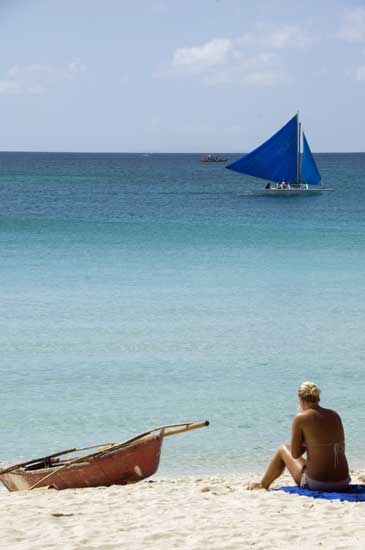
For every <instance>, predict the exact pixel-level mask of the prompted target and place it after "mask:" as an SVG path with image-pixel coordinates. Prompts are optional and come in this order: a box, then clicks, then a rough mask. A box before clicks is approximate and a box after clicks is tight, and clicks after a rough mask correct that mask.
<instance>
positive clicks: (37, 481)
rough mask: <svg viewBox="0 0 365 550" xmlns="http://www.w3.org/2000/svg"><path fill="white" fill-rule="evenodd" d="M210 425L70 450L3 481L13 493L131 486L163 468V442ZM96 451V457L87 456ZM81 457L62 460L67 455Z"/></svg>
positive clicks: (7, 473) (7, 472)
mask: <svg viewBox="0 0 365 550" xmlns="http://www.w3.org/2000/svg"><path fill="white" fill-rule="evenodd" d="M208 425H209V422H208V421H203V422H191V423H187V424H174V425H170V426H162V427H160V428H154V429H153V430H150V431H148V432H145V433H143V434H140V435H137V436H136V437H133V438H132V439H129V440H127V441H124V442H120V443H107V444H103V445H93V446H90V447H84V448H81V449H68V450H66V451H61V452H58V453H54V454H53V455H49V456H46V457H42V458H36V459H32V460H29V461H27V462H22V463H20V464H15V465H13V466H9V467H8V468H4V469H2V470H0V481H1V482H2V483H3V484H4V485H5V487H6V488H7V489H8V490H9V491H21V490H32V489H36V488H38V487H48V488H50V489H51V488H53V489H58V490H61V489H71V488H72V489H76V488H82V487H100V486H106V487H108V486H110V485H127V484H128V483H136V482H137V481H140V480H141V479H145V478H147V477H149V476H151V475H152V474H154V473H155V472H156V470H157V468H158V466H159V462H160V452H161V446H162V442H163V438H164V437H167V436H170V435H175V434H178V433H182V432H187V431H191V430H195V429H197V428H202V427H204V426H208ZM91 449H95V450H94V452H92V453H90V452H89V453H86V454H85V452H86V451H90V450H91ZM80 452H83V454H82V455H81V456H76V457H74V458H70V459H66V460H65V459H61V458H60V457H62V456H65V455H67V454H75V453H80Z"/></svg>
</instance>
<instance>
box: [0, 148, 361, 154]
mask: <svg viewBox="0 0 365 550" xmlns="http://www.w3.org/2000/svg"><path fill="white" fill-rule="evenodd" d="M3 153H6V154H8V153H14V154H17V153H22V154H50V155H57V154H59V155H146V156H150V155H207V154H214V155H241V156H242V155H246V154H248V153H246V152H242V151H241V152H231V151H211V152H210V153H207V152H206V151H66V150H65V151H63V150H54V151H47V150H31V151H30V150H29V151H28V150H21V149H19V150H6V149H4V150H0V155H1V154H3ZM312 153H313V154H314V155H363V154H365V151H312Z"/></svg>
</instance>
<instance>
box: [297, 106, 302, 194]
mask: <svg viewBox="0 0 365 550" xmlns="http://www.w3.org/2000/svg"><path fill="white" fill-rule="evenodd" d="M297 117H298V140H297V141H298V152H297V183H298V184H300V177H301V174H300V134H301V124H300V122H299V113H297Z"/></svg>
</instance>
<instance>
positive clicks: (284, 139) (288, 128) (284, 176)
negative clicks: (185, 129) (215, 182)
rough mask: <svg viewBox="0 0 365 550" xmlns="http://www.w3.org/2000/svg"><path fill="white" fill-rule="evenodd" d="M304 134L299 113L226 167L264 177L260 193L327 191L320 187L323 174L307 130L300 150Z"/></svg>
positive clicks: (287, 193)
mask: <svg viewBox="0 0 365 550" xmlns="http://www.w3.org/2000/svg"><path fill="white" fill-rule="evenodd" d="M301 134H302V128H301V123H300V122H299V115H298V113H297V114H296V115H295V116H294V117H293V118H291V119H290V120H289V122H287V123H286V124H285V125H284V126H283V127H282V128H281V129H280V130H279V131H278V132H276V133H275V134H274V135H273V136H271V138H269V139H268V140H267V141H265V142H264V143H263V144H262V145H260V146H259V147H257V148H256V149H254V150H253V151H251V153H248V154H247V155H244V156H243V157H241V158H240V159H238V160H236V161H235V162H232V163H231V164H229V165H228V166H226V168H228V169H229V170H233V171H235V172H240V173H241V174H248V175H250V176H255V177H256V178H262V179H265V180H266V181H267V182H268V183H267V185H266V187H265V189H263V190H262V191H261V192H260V193H259V194H260V195H262V194H264V195H272V196H292V195H314V194H318V193H321V192H322V191H328V190H329V189H325V188H323V187H320V182H321V175H320V173H319V170H318V168H317V165H316V161H315V160H314V158H313V155H312V152H311V150H310V147H309V144H308V141H307V138H306V137H305V134H304V132H303V152H301ZM271 182H274V185H273V184H272V183H271ZM312 186H315V187H312Z"/></svg>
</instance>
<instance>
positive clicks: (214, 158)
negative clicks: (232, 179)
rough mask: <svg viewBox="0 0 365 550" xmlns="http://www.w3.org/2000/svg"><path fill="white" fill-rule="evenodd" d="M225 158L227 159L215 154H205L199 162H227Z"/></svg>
mask: <svg viewBox="0 0 365 550" xmlns="http://www.w3.org/2000/svg"><path fill="white" fill-rule="evenodd" d="M227 160H228V159H226V158H224V157H219V156H217V155H205V157H203V158H201V159H200V162H227Z"/></svg>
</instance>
